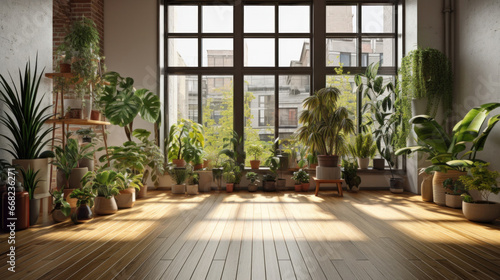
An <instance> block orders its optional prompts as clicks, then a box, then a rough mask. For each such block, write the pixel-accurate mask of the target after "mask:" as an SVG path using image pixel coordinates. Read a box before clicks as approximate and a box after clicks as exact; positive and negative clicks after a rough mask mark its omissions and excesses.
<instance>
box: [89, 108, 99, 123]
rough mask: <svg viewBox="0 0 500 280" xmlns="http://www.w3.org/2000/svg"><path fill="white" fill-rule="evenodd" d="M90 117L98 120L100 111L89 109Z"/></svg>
mask: <svg viewBox="0 0 500 280" xmlns="http://www.w3.org/2000/svg"><path fill="white" fill-rule="evenodd" d="M90 119H91V120H93V121H100V120H101V112H99V111H97V110H92V111H90Z"/></svg>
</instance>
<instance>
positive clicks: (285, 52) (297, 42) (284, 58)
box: [279, 39, 311, 67]
mask: <svg viewBox="0 0 500 280" xmlns="http://www.w3.org/2000/svg"><path fill="white" fill-rule="evenodd" d="M279 46H280V49H279V56H280V57H279V62H280V65H279V66H280V67H301V66H302V67H304V66H310V65H311V58H310V56H311V55H310V53H311V52H310V49H311V48H310V44H309V39H279Z"/></svg>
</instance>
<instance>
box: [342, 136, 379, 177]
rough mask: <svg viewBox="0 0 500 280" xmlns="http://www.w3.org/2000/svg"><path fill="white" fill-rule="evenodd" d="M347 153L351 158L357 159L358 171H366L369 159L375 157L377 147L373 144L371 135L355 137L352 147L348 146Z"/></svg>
mask: <svg viewBox="0 0 500 280" xmlns="http://www.w3.org/2000/svg"><path fill="white" fill-rule="evenodd" d="M349 152H350V153H351V155H352V156H353V157H356V158H358V165H359V168H360V169H368V164H369V162H370V159H371V158H373V157H374V156H375V153H376V152H377V146H376V145H375V143H374V142H373V136H372V134H371V133H367V134H362V133H359V134H358V135H356V138H355V140H354V145H352V144H349Z"/></svg>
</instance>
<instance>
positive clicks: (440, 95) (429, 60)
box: [400, 48, 453, 117]
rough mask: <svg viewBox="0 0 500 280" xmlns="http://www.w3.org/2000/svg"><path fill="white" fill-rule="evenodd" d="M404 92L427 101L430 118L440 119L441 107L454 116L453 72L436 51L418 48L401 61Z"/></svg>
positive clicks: (445, 60)
mask: <svg viewBox="0 0 500 280" xmlns="http://www.w3.org/2000/svg"><path fill="white" fill-rule="evenodd" d="M400 74H401V91H402V92H403V94H404V95H405V96H410V97H411V98H416V99H421V98H426V99H427V111H426V112H425V113H426V114H427V115H430V116H432V117H435V116H436V112H437V110H438V108H439V106H440V105H441V106H442V108H443V111H444V113H445V116H448V115H449V114H450V113H451V106H452V101H453V72H452V69H451V63H450V61H449V59H448V58H447V57H446V56H445V55H444V54H443V53H441V52H440V51H438V50H436V49H432V48H426V49H422V48H418V49H416V50H413V51H411V52H410V53H408V55H406V56H405V57H404V58H403V59H402V61H401V69H400Z"/></svg>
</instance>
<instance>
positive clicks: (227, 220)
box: [0, 191, 500, 280]
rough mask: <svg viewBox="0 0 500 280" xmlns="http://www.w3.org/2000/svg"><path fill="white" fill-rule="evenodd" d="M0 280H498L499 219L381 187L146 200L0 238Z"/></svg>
mask: <svg viewBox="0 0 500 280" xmlns="http://www.w3.org/2000/svg"><path fill="white" fill-rule="evenodd" d="M0 237H1V238H0V240H1V244H0V249H1V258H0V260H1V263H0V264H1V265H2V266H1V268H0V279H92V280H93V279H113V278H115V279H256V280H261V279H341V278H342V279H462V278H463V279H500V221H498V220H497V221H496V223H494V224H476V223H471V222H469V221H467V220H466V219H464V218H463V216H462V214H461V210H455V209H449V208H445V207H439V206H436V205H435V204H432V203H425V202H422V201H421V200H420V197H419V196H415V195H411V194H401V195H394V194H391V193H389V192H385V191H362V192H360V193H358V194H351V193H345V194H344V197H343V198H340V197H333V196H332V195H331V193H329V192H322V193H320V196H319V197H315V196H314V195H313V194H312V193H300V194H299V193H293V192H285V193H254V194H252V193H248V192H246V191H242V192H236V193H233V194H225V193H220V194H219V193H213V192H212V193H210V194H200V195H197V196H175V195H171V194H170V193H166V192H160V191H155V192H150V193H149V197H148V198H147V199H142V200H139V201H138V202H137V204H136V206H135V207H134V208H132V209H128V210H120V211H119V213H118V214H115V215H112V216H105V217H98V218H96V219H94V220H93V221H92V222H90V223H87V224H83V225H73V224H70V223H64V224H55V225H50V224H49V225H37V226H35V227H33V228H30V229H28V230H25V231H20V232H18V233H17V235H16V246H17V248H16V258H17V264H16V273H12V272H9V271H7V266H6V261H5V260H6V254H7V248H8V246H10V245H8V244H7V241H6V240H7V234H5V233H3V234H2V235H1V236H0Z"/></svg>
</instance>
